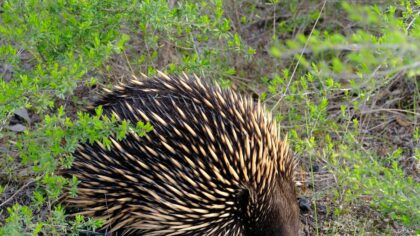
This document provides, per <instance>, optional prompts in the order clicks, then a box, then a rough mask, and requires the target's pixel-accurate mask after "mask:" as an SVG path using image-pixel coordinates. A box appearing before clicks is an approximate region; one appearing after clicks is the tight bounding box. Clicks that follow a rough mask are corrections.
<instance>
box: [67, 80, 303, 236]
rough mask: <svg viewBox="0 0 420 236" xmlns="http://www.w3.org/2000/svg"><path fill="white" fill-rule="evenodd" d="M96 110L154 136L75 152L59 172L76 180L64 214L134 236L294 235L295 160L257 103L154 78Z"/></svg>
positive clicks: (124, 88)
mask: <svg viewBox="0 0 420 236" xmlns="http://www.w3.org/2000/svg"><path fill="white" fill-rule="evenodd" d="M94 105H95V106H99V105H102V106H103V111H104V114H105V115H107V116H111V115H112V114H114V115H115V117H116V118H117V119H119V120H123V119H126V120H129V121H131V122H133V123H136V122H137V121H144V122H150V123H151V124H152V125H153V126H154V130H153V131H152V132H150V133H148V134H147V135H146V136H145V137H138V136H137V135H136V134H134V133H130V134H129V135H128V136H127V138H126V139H124V140H122V141H117V140H116V139H114V138H111V141H112V148H111V150H106V149H105V148H104V147H103V145H102V144H101V143H99V142H97V143H95V144H81V145H80V146H79V148H78V149H77V151H76V152H75V161H74V164H73V167H72V168H71V169H69V170H67V171H66V172H65V174H64V175H65V176H68V177H70V176H71V175H75V176H77V177H78V179H79V181H80V184H79V185H78V196H77V197H75V198H67V199H66V202H67V204H68V205H69V207H72V208H74V209H78V210H79V211H80V213H81V214H84V215H88V216H93V217H100V218H102V219H104V220H105V228H107V229H108V231H116V230H118V231H123V232H126V233H133V234H136V235H137V234H138V235H244V236H250V235H267V236H268V235H297V234H298V224H299V221H298V218H299V209H298V206H297V202H296V193H295V187H294V181H293V171H294V170H293V169H294V165H295V162H294V160H293V158H292V157H291V155H290V154H289V152H288V145H287V141H286V140H284V141H282V140H281V139H280V135H279V131H278V128H277V126H276V124H275V122H273V121H272V119H271V117H270V115H269V114H267V113H266V112H265V111H264V108H263V107H262V106H261V105H260V103H256V102H254V101H252V99H250V98H248V97H245V96H241V95H239V94H237V93H235V92H233V91H231V90H222V89H220V88H219V87H217V86H209V85H207V84H205V83H203V82H202V81H200V80H199V79H197V78H196V79H190V78H187V77H186V76H184V77H177V78H170V77H168V76H166V75H164V74H162V73H160V76H158V77H155V78H148V79H145V80H142V81H140V80H132V81H130V82H128V83H126V84H124V85H119V86H116V88H115V90H113V91H110V92H108V93H107V94H105V95H104V96H103V97H102V98H101V99H100V100H98V101H97V102H96V103H95V104H94Z"/></svg>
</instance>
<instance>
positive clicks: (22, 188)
mask: <svg viewBox="0 0 420 236" xmlns="http://www.w3.org/2000/svg"><path fill="white" fill-rule="evenodd" d="M35 181H37V179H35V180H31V181H29V182H28V183H26V184H25V185H23V186H22V187H20V189H18V190H17V191H16V192H15V193H14V194H13V195H12V196H10V197H9V198H8V199H6V201H4V202H2V203H1V204H0V208H1V207H3V206H4V205H6V203H8V202H10V201H11V200H12V199H13V198H15V197H16V195H17V194H18V193H20V192H21V191H22V190H24V189H25V188H26V187H28V186H29V185H31V184H33V183H35Z"/></svg>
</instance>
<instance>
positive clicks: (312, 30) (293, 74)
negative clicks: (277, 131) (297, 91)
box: [271, 0, 327, 111]
mask: <svg viewBox="0 0 420 236" xmlns="http://www.w3.org/2000/svg"><path fill="white" fill-rule="evenodd" d="M326 3H327V0H325V1H324V3H323V4H322V7H321V10H320V11H319V15H318V17H317V18H316V21H315V23H314V25H313V26H312V29H311V32H310V33H309V36H308V38H307V39H306V42H305V45H304V46H303V49H302V52H301V53H300V55H299V59H298V61H297V62H296V65H295V68H294V69H293V72H292V75H291V76H290V79H289V81H288V82H287V86H286V90H285V91H284V95H283V96H281V97H280V99H279V100H277V102H276V104H274V106H273V108H272V109H271V110H272V111H273V110H274V109H275V108H276V107H277V105H278V104H279V103H280V102H281V100H283V98H284V97H285V96H286V93H287V91H288V90H289V88H290V84H291V83H292V80H293V77H294V76H295V74H296V70H297V68H298V66H299V64H300V60H301V59H302V56H303V53H304V51H305V50H306V47H307V46H308V43H309V40H310V39H311V37H312V33H313V32H314V31H315V27H316V25H317V24H318V21H319V19H320V18H321V15H322V12H323V11H324V8H325V4H326Z"/></svg>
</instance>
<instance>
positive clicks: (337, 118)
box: [0, 0, 420, 235]
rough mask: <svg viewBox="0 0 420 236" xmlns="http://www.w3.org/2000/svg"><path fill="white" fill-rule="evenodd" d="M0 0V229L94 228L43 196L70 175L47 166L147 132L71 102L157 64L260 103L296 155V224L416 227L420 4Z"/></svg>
mask: <svg viewBox="0 0 420 236" xmlns="http://www.w3.org/2000/svg"><path fill="white" fill-rule="evenodd" d="M169 2H171V1H169ZM374 4H378V5H374ZM0 6H1V7H0V170H1V171H0V235H17V234H32V235H36V234H37V233H39V232H43V233H47V234H77V232H78V231H79V230H81V229H83V230H94V229H97V228H98V227H99V226H100V223H101V222H100V221H97V220H94V219H86V218H83V217H80V216H78V217H76V218H71V217H68V216H67V213H66V212H65V210H64V207H62V206H60V205H59V204H57V200H58V198H59V197H60V195H61V194H62V192H63V189H64V188H69V189H70V190H71V192H73V193H74V192H75V189H76V188H77V179H72V180H66V179H63V178H62V177H60V176H57V175H56V171H57V169H59V168H66V167H69V166H70V165H71V163H72V160H73V157H72V154H71V153H72V152H73V151H74V149H75V147H76V145H77V143H79V142H93V141H95V140H100V141H102V142H103V143H105V144H106V143H107V140H108V139H107V137H108V136H109V135H111V134H113V135H116V136H118V137H119V138H121V139H122V138H124V137H125V135H126V134H127V132H138V133H139V134H143V135H144V133H145V132H147V131H150V130H151V126H150V125H149V124H142V123H139V124H129V123H126V122H123V123H117V122H116V120H115V119H105V120H104V119H100V117H101V109H100V108H99V109H98V110H97V113H96V114H93V115H88V114H86V113H83V110H84V107H85V105H86V104H87V100H88V98H93V97H95V96H96V94H98V93H99V92H100V89H101V88H112V86H113V85H114V84H116V83H117V82H121V81H125V80H127V79H128V78H130V77H131V75H132V74H136V75H139V74H140V73H144V74H147V75H154V74H155V73H156V70H158V69H159V70H162V71H165V72H167V73H168V74H178V73H181V72H186V73H189V74H192V73H195V74H197V75H198V76H200V77H203V78H206V79H208V80H214V81H216V82H217V83H219V84H220V85H222V86H223V87H232V88H234V89H237V90H240V91H241V92H243V93H247V94H251V95H253V96H254V97H258V98H259V99H261V100H263V101H264V102H265V103H266V104H267V105H268V107H269V109H270V110H271V111H272V112H273V114H274V116H275V118H276V120H277V121H278V122H280V124H281V126H282V129H284V130H285V131H287V132H288V134H289V139H290V140H291V142H292V145H291V147H292V149H293V151H294V153H295V154H296V157H297V158H298V159H299V160H300V162H301V166H302V173H300V178H299V180H300V181H301V182H302V183H303V187H301V188H300V194H301V195H302V196H305V197H308V198H309V199H310V200H311V202H312V203H313V204H312V205H313V209H312V210H311V211H310V212H309V213H307V214H305V215H304V218H305V220H306V222H308V221H309V222H310V223H311V224H309V223H306V224H303V226H304V230H305V231H308V232H309V233H310V234H318V235H319V234H365V233H371V234H378V233H386V234H416V233H417V234H418V233H420V232H419V225H420V212H419V209H420V206H419V203H418V202H419V201H418V197H417V196H418V195H419V191H420V186H419V175H418V170H417V169H416V168H418V163H419V158H420V138H419V136H420V135H419V129H418V126H419V125H418V123H419V118H420V111H419V105H420V102H419V101H420V79H419V78H420V44H419V43H418V42H420V16H419V12H420V2H419V1H404V0H403V1H400V2H398V3H393V2H390V3H387V2H383V3H377V2H375V1H372V3H366V4H365V5H357V4H354V3H351V2H350V1H338V2H329V1H327V2H325V1H314V2H311V3H309V2H301V1H267V2H264V3H261V2H260V1H229V0H226V1H221V0H215V1H187V0H183V1H176V3H168V1H162V0H157V1H120V2H116V1H110V0H101V1H78V0H74V1H55V0H54V1H53V0H44V1H35V0H30V1H26V0H25V1H24V0H14V1H7V0H6V1H4V2H3V3H1V4H0ZM25 111H27V112H28V115H25ZM416 166H417V167H416ZM315 167H316V168H315ZM318 167H320V169H321V171H319V170H316V169H318ZM15 192H17V193H16V194H14V193H15ZM324 208H326V210H324ZM416 230H417V231H416Z"/></svg>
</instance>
